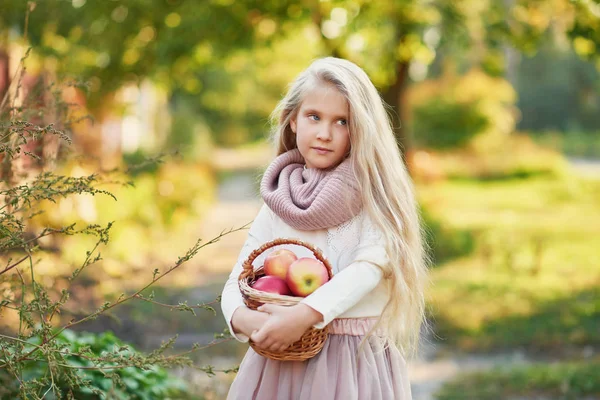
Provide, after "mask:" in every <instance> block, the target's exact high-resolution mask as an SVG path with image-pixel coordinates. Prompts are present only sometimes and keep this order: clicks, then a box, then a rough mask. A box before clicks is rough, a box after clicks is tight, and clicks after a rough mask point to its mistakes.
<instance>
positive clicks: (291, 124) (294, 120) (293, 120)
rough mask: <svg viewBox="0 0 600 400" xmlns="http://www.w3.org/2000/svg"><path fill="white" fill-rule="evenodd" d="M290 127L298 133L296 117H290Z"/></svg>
mask: <svg viewBox="0 0 600 400" xmlns="http://www.w3.org/2000/svg"><path fill="white" fill-rule="evenodd" d="M290 128H292V132H294V133H296V117H293V118H290Z"/></svg>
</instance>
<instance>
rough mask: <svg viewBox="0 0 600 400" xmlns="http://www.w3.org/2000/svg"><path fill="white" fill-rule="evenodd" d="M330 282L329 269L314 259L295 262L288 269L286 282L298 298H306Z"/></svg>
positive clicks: (301, 259) (306, 258)
mask: <svg viewBox="0 0 600 400" xmlns="http://www.w3.org/2000/svg"><path fill="white" fill-rule="evenodd" d="M328 280H329V275H328V274H327V267H325V265H324V264H323V263H322V262H321V261H319V260H316V259H314V258H309V257H304V258H299V259H298V260H297V261H294V263H292V265H290V268H289V269H288V274H287V278H286V282H287V284H288V286H289V288H290V290H291V291H292V293H293V294H295V295H296V296H301V297H306V296H308V295H309V294H311V293H312V292H314V291H315V290H317V288H318V287H319V286H322V285H323V284H325V282H327V281H328Z"/></svg>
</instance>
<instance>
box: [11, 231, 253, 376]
mask: <svg viewBox="0 0 600 400" xmlns="http://www.w3.org/2000/svg"><path fill="white" fill-rule="evenodd" d="M249 224H250V223H248V224H246V225H244V226H242V227H240V228H235V229H233V228H232V229H230V230H229V231H225V230H223V231H222V232H221V233H220V234H219V235H218V236H217V237H215V238H213V239H211V240H210V241H208V242H206V243H204V244H203V245H201V246H199V243H200V240H198V242H196V245H195V246H194V247H192V249H191V250H189V251H188V255H192V254H195V253H197V252H198V251H200V250H201V249H203V248H204V247H206V246H209V245H211V244H214V243H216V242H218V241H219V240H220V239H221V238H222V237H223V236H225V235H227V234H230V233H233V232H238V231H241V230H243V229H247V227H248V225H249ZM186 261H187V259H186V257H182V258H180V259H179V260H178V261H177V263H176V264H175V265H174V266H172V267H171V268H169V269H168V270H167V271H165V272H163V273H162V274H160V275H158V276H157V277H154V278H153V279H152V281H151V282H150V283H148V284H147V285H145V286H144V287H143V288H141V289H140V290H138V291H136V292H135V293H133V294H132V295H130V296H127V297H124V298H122V299H121V300H118V301H116V302H115V303H113V304H111V305H109V306H106V307H102V308H101V309H100V310H98V311H96V312H94V313H92V314H90V315H88V316H87V317H84V318H81V319H79V320H76V321H72V322H69V323H68V324H67V325H65V326H63V327H62V328H60V329H59V330H58V331H57V332H56V333H54V334H53V335H52V336H51V337H49V338H44V340H43V342H42V345H44V344H46V343H48V342H49V341H51V340H53V339H54V338H56V337H57V336H58V335H60V334H61V333H62V332H63V331H64V330H65V329H69V328H71V327H73V326H75V325H78V324H80V323H82V322H86V321H88V320H90V319H93V318H95V317H97V316H98V315H100V314H102V313H103V312H106V311H108V310H110V309H111V308H114V307H116V306H118V305H120V304H122V303H124V302H126V301H128V300H131V299H132V298H134V297H136V296H137V295H139V294H140V293H141V292H143V291H144V290H146V289H147V288H149V287H150V286H152V285H153V284H155V283H156V282H157V281H159V280H160V279H162V278H164V277H165V276H167V275H168V274H170V273H171V272H173V271H174V270H175V269H177V268H179V267H180V266H181V265H183V264H184V263H185V262H186ZM36 350H37V349H33V350H31V351H30V352H29V353H27V354H25V355H24V356H21V357H20V358H19V359H17V360H16V361H15V362H19V361H22V360H23V359H25V358H27V357H29V356H30V355H31V354H32V353H33V352H35V351H36ZM1 367H2V366H0V368H1Z"/></svg>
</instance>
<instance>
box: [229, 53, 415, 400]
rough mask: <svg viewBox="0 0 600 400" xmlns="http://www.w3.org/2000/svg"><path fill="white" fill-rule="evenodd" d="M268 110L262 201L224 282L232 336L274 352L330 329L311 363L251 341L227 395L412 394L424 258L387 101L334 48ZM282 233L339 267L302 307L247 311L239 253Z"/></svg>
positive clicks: (305, 399) (277, 399)
mask: <svg viewBox="0 0 600 400" xmlns="http://www.w3.org/2000/svg"><path fill="white" fill-rule="evenodd" d="M273 116H274V118H276V121H277V123H276V124H275V129H274V131H273V134H272V139H273V140H274V142H275V143H276V144H277V147H278V152H277V154H278V156H277V157H276V158H275V160H274V161H273V162H272V163H271V165H269V167H268V168H267V170H266V172H265V173H264V175H263V178H262V181H261V187H260V192H261V196H262V198H263V200H264V203H265V204H264V205H263V206H262V208H261V210H260V211H259V213H258V216H257V217H256V219H255V220H254V222H253V224H252V226H251V228H250V231H249V233H248V239H247V241H246V243H245V245H244V247H243V248H242V251H241V253H240V256H239V259H238V262H237V264H236V265H235V267H234V268H233V271H232V273H231V275H230V277H229V279H228V281H227V283H226V284H225V288H224V290H223V295H222V309H223V314H224V316H225V319H226V321H227V324H228V325H229V328H230V331H231V332H232V334H233V335H234V337H235V338H236V339H237V340H239V341H242V342H245V341H248V340H249V339H251V340H252V341H253V342H254V343H256V344H257V345H258V346H259V347H261V348H265V349H269V350H272V351H277V350H284V349H285V348H287V347H288V346H289V345H290V344H292V343H293V342H295V341H296V340H298V339H299V338H300V337H301V336H302V334H303V333H304V332H305V331H306V330H307V329H308V328H309V327H311V326H314V327H315V328H323V327H325V326H326V325H329V333H330V334H329V337H328V339H327V341H326V343H325V346H324V348H323V350H322V351H321V352H320V353H319V354H318V355H317V356H315V357H314V358H312V359H310V360H307V361H304V362H290V361H274V360H271V359H267V358H264V357H262V356H260V355H258V354H257V353H256V352H254V351H253V350H252V349H249V350H248V352H247V354H246V356H245V357H244V360H243V361H242V363H241V365H240V369H239V372H238V374H237V376H236V378H235V380H234V382H233V384H232V386H231V388H230V391H229V396H228V399H236V400H237V399H259V400H270V399H273V400H283V399H290V400H297V399H301V400H309V399H318V400H321V399H339V400H351V399H360V400H363V399H372V400H375V399H380V400H384V399H386V400H387V399H396V400H406V399H410V398H411V392H410V384H409V379H408V376H407V368H406V363H405V360H404V356H407V355H412V354H414V350H415V349H416V345H417V343H418V339H419V330H420V326H421V323H422V320H423V314H424V299H423V284H424V281H425V278H426V260H425V255H424V254H425V253H424V251H423V244H422V240H421V227H420V222H419V216H418V212H417V206H416V202H415V197H414V194H413V187H412V183H411V180H410V178H409V176H408V174H407V171H406V169H405V166H404V164H403V162H402V158H401V155H400V152H399V149H398V145H397V143H396V141H395V138H394V135H393V132H392V128H391V126H390V122H389V120H388V117H387V114H386V110H385V107H384V103H383V102H382V100H381V98H380V97H379V94H378V93H377V90H376V89H375V87H374V86H373V84H372V83H371V81H370V80H369V78H368V77H367V74H366V73H365V72H364V71H363V70H362V69H361V68H359V67H358V66H357V65H355V64H353V63H351V62H349V61H346V60H342V59H337V58H331V57H329V58H323V59H319V60H316V61H315V62H313V63H312V64H311V65H310V66H309V67H308V68H307V69H306V70H305V71H304V72H302V73H301V74H300V75H299V76H298V77H297V78H296V80H295V81H294V82H293V83H292V85H291V87H290V89H289V92H288V93H287V95H286V96H285V97H284V98H283V100H282V101H281V102H280V104H279V106H278V107H277V109H276V110H275V112H274V114H273ZM276 238H298V239H300V240H303V241H306V242H309V243H312V244H313V245H315V246H317V247H318V248H319V249H321V250H322V251H323V254H324V255H325V257H327V259H328V260H329V261H330V262H331V265H332V267H333V273H334V276H333V278H332V279H331V280H330V281H329V282H327V283H326V284H324V285H323V286H321V287H320V288H318V289H317V290H316V291H315V292H313V293H312V294H310V295H309V296H307V297H306V298H304V299H303V300H302V302H300V303H299V304H297V305H295V306H291V307H283V306H275V305H264V306H262V307H261V308H260V309H259V311H253V310H250V309H248V308H247V307H245V306H244V303H243V301H242V296H241V294H240V291H239V288H238V277H239V275H240V272H241V270H242V263H243V261H244V260H246V259H247V258H248V255H249V254H250V252H251V251H252V250H254V249H256V248H258V247H260V245H262V244H263V243H265V242H267V241H270V240H273V239H276ZM291 250H293V251H295V252H296V253H297V254H299V256H304V255H303V254H300V253H299V250H298V248H297V247H296V248H291ZM265 253H267V252H265ZM262 256H266V254H263V255H262ZM260 261H262V260H261V258H260V257H259V258H258V259H257V260H256V262H255V265H260Z"/></svg>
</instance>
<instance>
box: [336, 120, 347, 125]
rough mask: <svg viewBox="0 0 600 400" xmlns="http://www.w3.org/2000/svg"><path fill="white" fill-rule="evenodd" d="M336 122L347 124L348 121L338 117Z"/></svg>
mask: <svg viewBox="0 0 600 400" xmlns="http://www.w3.org/2000/svg"><path fill="white" fill-rule="evenodd" d="M338 122H339V124H340V125H347V124H348V121H346V120H345V119H340V120H339V121H338Z"/></svg>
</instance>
